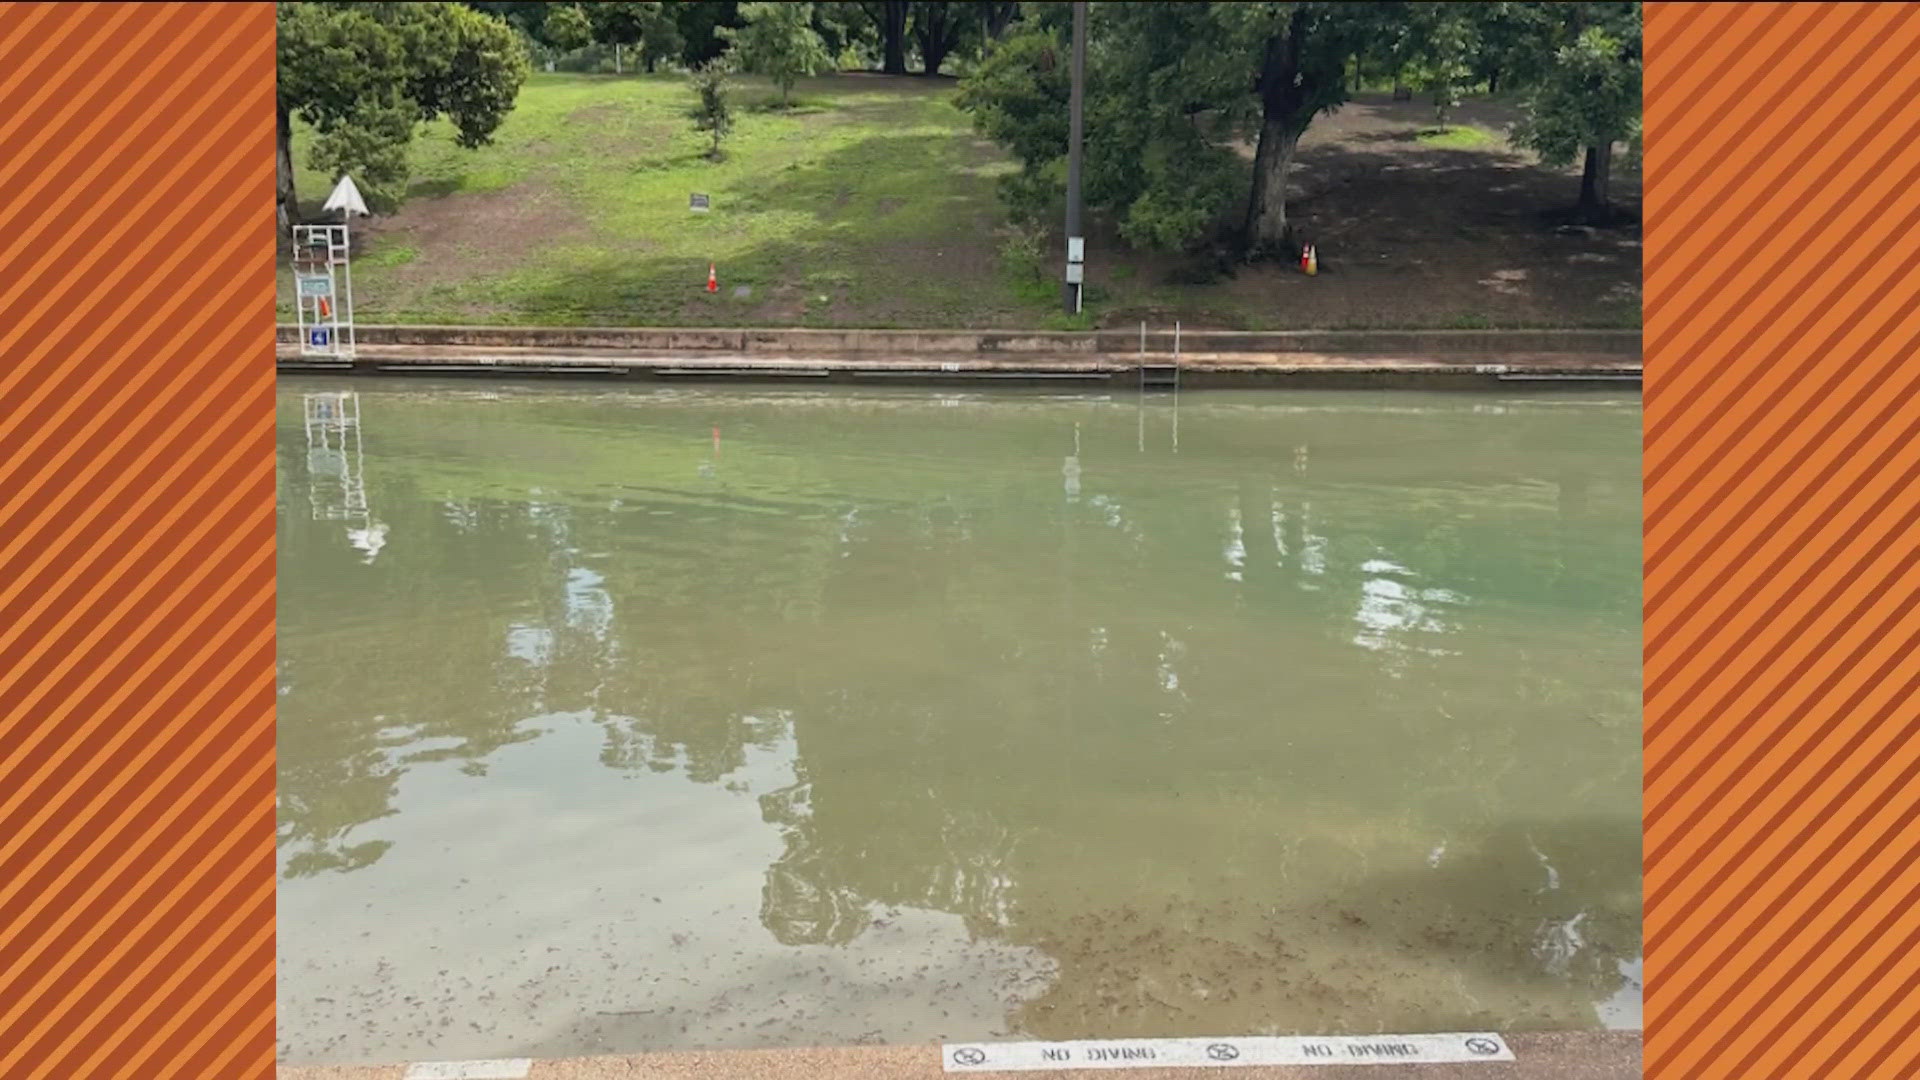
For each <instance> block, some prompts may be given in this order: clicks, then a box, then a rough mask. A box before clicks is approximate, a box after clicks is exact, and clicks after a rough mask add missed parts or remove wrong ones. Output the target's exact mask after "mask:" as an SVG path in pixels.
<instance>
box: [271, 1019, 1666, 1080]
mask: <svg viewBox="0 0 1920 1080" xmlns="http://www.w3.org/2000/svg"><path fill="white" fill-rule="evenodd" d="M1507 1042H1508V1044H1509V1045H1510V1046H1511V1047H1512V1048H1513V1052H1514V1057H1515V1059H1516V1060H1514V1061H1504V1062H1468V1063H1460V1064H1444V1065H1409V1064H1392V1063H1373V1064H1365V1065H1320V1066H1240V1067H1221V1068H1154V1067H1145V1068H1125V1069H1117V1070H1112V1069H1061V1070H1040V1071H1031V1072H1020V1073H1003V1074H1000V1075H1005V1076H1020V1077H1032V1078H1034V1080H1048V1078H1060V1077H1070V1076H1071V1077H1085V1076H1091V1075H1096V1074H1112V1075H1116V1076H1118V1077H1119V1078H1120V1080H1184V1078H1190V1077H1196V1076H1218V1077H1221V1078H1222V1080H1336V1078H1351V1080H1621V1078H1624V1077H1637V1076H1639V1075H1640V1033H1639V1032H1634V1031H1581V1032H1547V1033H1537V1034H1530V1035H1529V1034H1519V1035H1511V1036H1508V1037H1507ZM409 1068H410V1066H408V1065H380V1066H336V1065H321V1066H307V1067H295V1066H281V1067H280V1068H279V1070H278V1077H279V1080H408V1070H409ZM415 1068H416V1069H417V1068H418V1067H415ZM425 1072H427V1070H419V1071H416V1072H415V1073H414V1076H415V1077H419V1076H421V1075H423V1073H425ZM445 1075H446V1076H447V1077H449V1078H452V1077H458V1076H459V1073H457V1072H451V1071H449V1072H447V1073H446V1074H445ZM472 1075H475V1076H479V1075H483V1074H482V1073H479V1072H475V1073H473V1074H472ZM484 1075H501V1076H509V1075H510V1076H514V1077H521V1076H524V1077H526V1078H527V1080H695V1078H697V1080H843V1078H844V1080H892V1078H896V1077H898V1078H901V1080H934V1078H936V1077H944V1076H946V1075H948V1074H947V1073H946V1072H945V1071H944V1070H943V1069H942V1064H941V1058H940V1048H939V1047H938V1046H933V1045H928V1046H847V1047H825V1048H807V1049H791V1050H716V1051H683V1052H675V1053H658V1054H642V1055H637V1056H632V1057H579V1058H554V1059H547V1060H535V1061H533V1062H531V1063H530V1066H529V1067H528V1068H527V1069H526V1071H524V1072H520V1071H517V1070H505V1071H502V1072H499V1073H486V1074H484Z"/></svg>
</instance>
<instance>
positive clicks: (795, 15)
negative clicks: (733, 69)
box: [720, 3, 832, 107]
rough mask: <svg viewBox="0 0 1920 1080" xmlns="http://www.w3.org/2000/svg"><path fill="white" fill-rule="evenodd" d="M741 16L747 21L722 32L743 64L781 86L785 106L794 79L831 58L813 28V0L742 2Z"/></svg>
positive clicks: (817, 69) (806, 73)
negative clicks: (804, 0)
mask: <svg viewBox="0 0 1920 1080" xmlns="http://www.w3.org/2000/svg"><path fill="white" fill-rule="evenodd" d="M740 17H741V18H742V19H744V20H746V25H745V26H743V27H740V28H738V29H733V28H728V29H724V30H722V31H721V32H720V33H721V36H723V37H725V38H726V39H727V40H728V41H730V42H732V43H733V50H734V54H735V55H736V56H737V57H738V58H739V62H740V65H741V66H742V67H743V68H745V69H746V70H747V71H750V72H753V73H754V74H756V75H765V76H766V77H767V78H769V79H772V80H773V83H774V85H775V86H778V87H779V88H780V104H781V106H782V107H785V106H786V105H787V103H788V99H789V94H790V93H791V92H792V90H793V84H794V82H795V81H797V80H798V79H799V78H800V77H801V76H803V75H812V74H814V73H815V72H817V71H819V70H820V69H822V68H824V67H827V66H828V65H829V64H830V63H831V62H832V58H831V57H830V56H828V55H827V47H826V43H825V42H823V41H821V40H820V34H819V32H818V31H816V30H815V29H814V28H813V5H812V4H809V3H797V4H774V3H751V4H742V5H740Z"/></svg>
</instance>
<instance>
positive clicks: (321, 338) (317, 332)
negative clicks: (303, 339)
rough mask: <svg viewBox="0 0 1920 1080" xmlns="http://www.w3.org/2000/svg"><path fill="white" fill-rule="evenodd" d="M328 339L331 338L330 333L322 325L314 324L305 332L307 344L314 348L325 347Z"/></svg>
mask: <svg viewBox="0 0 1920 1080" xmlns="http://www.w3.org/2000/svg"><path fill="white" fill-rule="evenodd" d="M330 340H331V337H330V333H329V331H328V329H327V328H326V327H324V326H316V327H314V328H313V329H312V330H309V331H308V332H307V344H309V345H312V346H314V347H315V348H320V349H324V348H326V347H327V344H328V342H329V341H330Z"/></svg>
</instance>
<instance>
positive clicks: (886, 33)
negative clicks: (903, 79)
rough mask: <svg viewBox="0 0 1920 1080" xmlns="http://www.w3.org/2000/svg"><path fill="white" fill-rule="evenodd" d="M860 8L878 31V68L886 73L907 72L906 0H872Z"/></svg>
mask: <svg viewBox="0 0 1920 1080" xmlns="http://www.w3.org/2000/svg"><path fill="white" fill-rule="evenodd" d="M860 7H861V9H862V10H864V11H865V12H866V13H867V17H868V18H869V19H871V20H873V25H874V29H876V30H878V31H879V32H880V55H881V60H880V70H881V71H884V72H886V73H887V74H888V75H905V74H906V73H907V10H908V8H909V7H910V5H909V4H908V2H907V0H874V2H871V3H862V4H861V5H860Z"/></svg>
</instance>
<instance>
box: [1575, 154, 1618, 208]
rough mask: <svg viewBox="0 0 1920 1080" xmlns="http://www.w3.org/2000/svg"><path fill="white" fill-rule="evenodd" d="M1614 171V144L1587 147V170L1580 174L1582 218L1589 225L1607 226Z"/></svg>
mask: <svg viewBox="0 0 1920 1080" xmlns="http://www.w3.org/2000/svg"><path fill="white" fill-rule="evenodd" d="M1612 171H1613V144H1612V143H1610V142H1609V143H1603V144H1601V145H1597V146H1589V147H1587V163H1586V168H1585V169H1584V170H1582V172H1581V174H1580V217H1581V220H1583V221H1585V222H1587V223H1588V224H1591V225H1601V224H1605V223H1606V221H1607V219H1608V217H1609V216H1610V215H1611V213H1612V207H1611V206H1609V205H1608V196H1607V187H1608V183H1607V181H1608V179H1609V175H1610V174H1611V172H1612Z"/></svg>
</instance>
